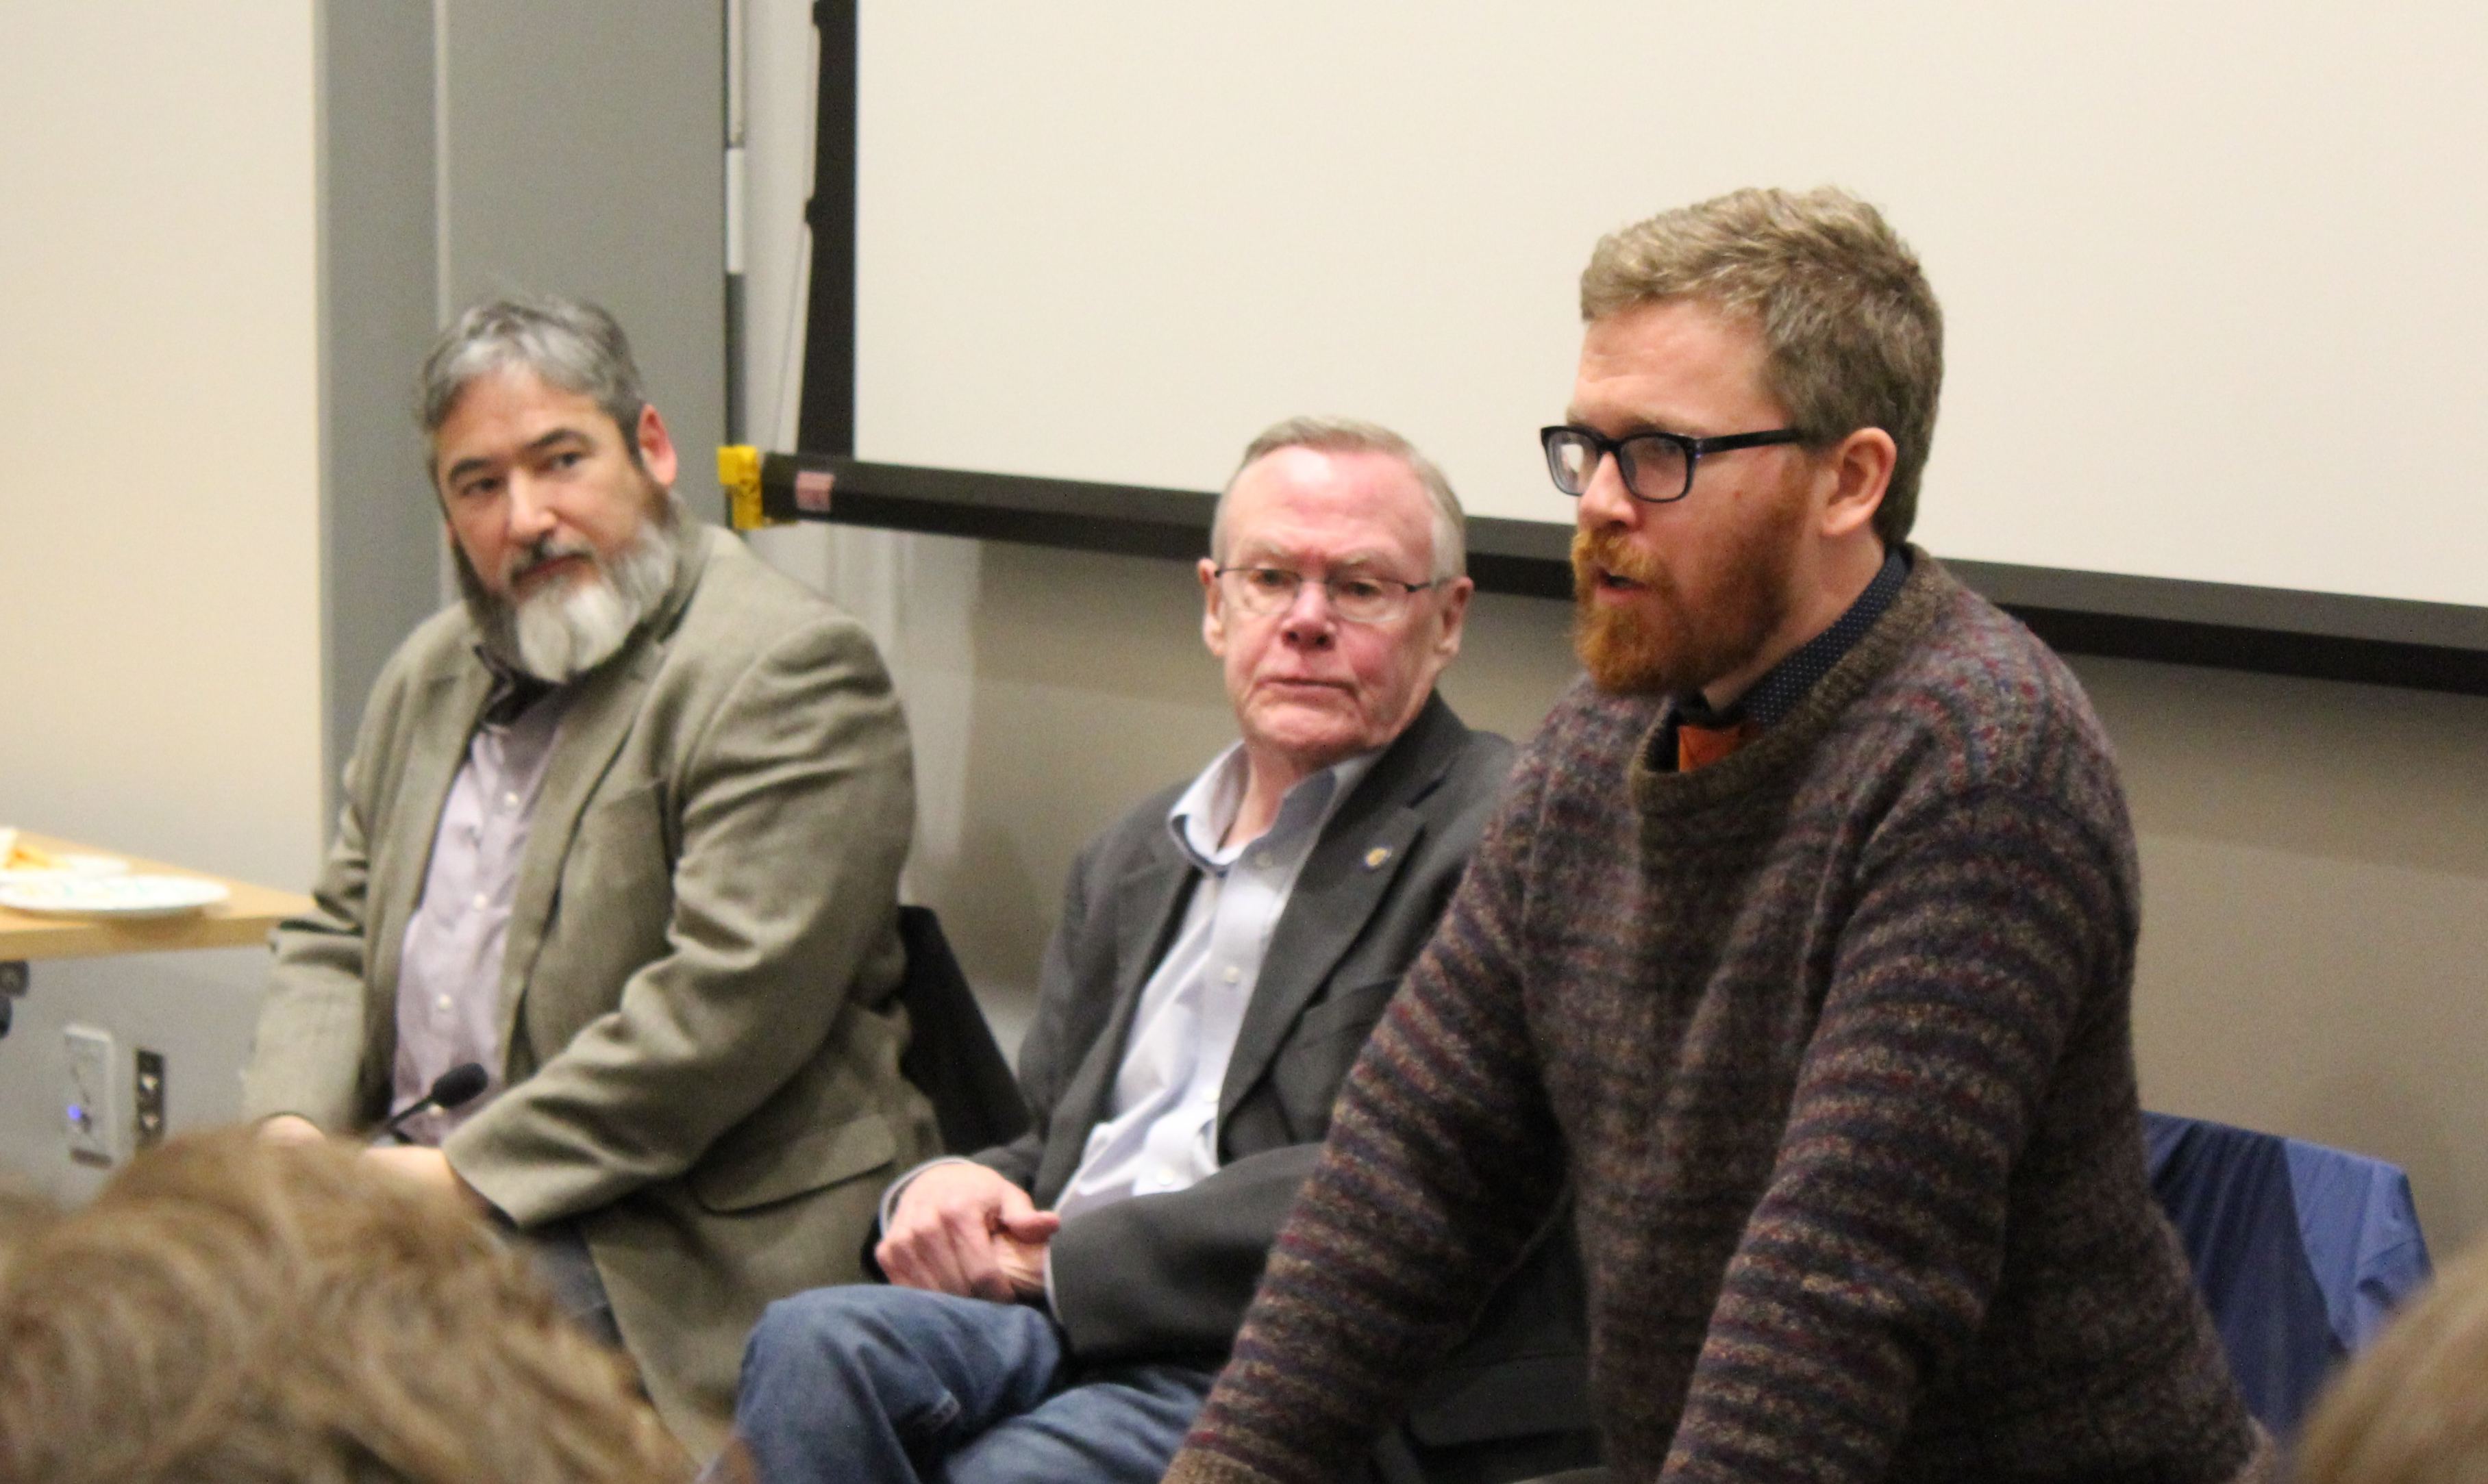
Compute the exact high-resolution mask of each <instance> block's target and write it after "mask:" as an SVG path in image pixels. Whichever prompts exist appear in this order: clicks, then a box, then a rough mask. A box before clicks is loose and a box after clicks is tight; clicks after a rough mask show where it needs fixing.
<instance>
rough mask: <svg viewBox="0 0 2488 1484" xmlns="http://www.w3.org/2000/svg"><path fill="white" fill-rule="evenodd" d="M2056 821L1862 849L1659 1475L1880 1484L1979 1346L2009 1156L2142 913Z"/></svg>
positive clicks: (2013, 817) (1998, 1257)
mask: <svg viewBox="0 0 2488 1484" xmlns="http://www.w3.org/2000/svg"><path fill="white" fill-rule="evenodd" d="M2117 861H2118V857H2117V855H2116V854H2115V853H2114V852H2113V851H2112V850H2111V849H2109V847H2108V846H2107V845H2106V843H2105V842H2103V841H2102V840H2101V839H2100V838H2099V836H2098V834H2097V833H2096V831H2094V830H2090V829H2086V828H2084V827H2083V826H2082V825H2081V824H2080V823H2079V822H2078V821H2077V820H2076V819H2074V818H2072V817H2070V816H2068V815H2067V814H2065V813H2064V812H2062V811H2061V810H2059V809H2057V808H2055V807H2054V806H2052V805H2050V804H2049V803H2047V802H2045V801H2041V800H2035V799H2032V798H2026V797H2017V796H2014V795H2011V794H2008V793H2001V792H1998V793H1989V794H1985V795H1981V796H1977V797H1972V798H1966V799H1955V800H1953V801H1951V802H1949V803H1947V804H1946V805H1944V806H1942V807H1941V808H1940V809H1937V810H1934V811H1932V817H1930V818H1927V819H1924V820H1921V821H1919V822H1917V823H1915V824H1914V825H1912V826H1908V827H1906V828H1901V829H1896V830H1894V831H1892V832H1891V835H1890V836H1889V837H1888V838H1886V839H1884V840H1882V841H1880V842H1879V843H1878V844H1877V845H1876V846H1874V847H1872V848H1870V851H1869V853H1868V858H1867V860H1866V861H1865V863H1864V864H1865V869H1864V871H1863V873H1862V876H1861V880H1860V885H1859V895H1858V898H1857V903H1856V907H1855V910H1854V911H1853V912H1852V914H1851V915H1850V917H1849V919H1848V921H1847V924H1846V926H1845V927H1844V929H1843V931H1842V934H1841V937H1840V940H1839V943H1838V949H1837V959H1836V962H1835V965H1834V967H1833V972H1832V977H1831V982H1830V986H1829V989H1828V992H1827V994H1826V996H1825V998H1824V1005H1823V1009H1822V1015H1821V1018H1820V1020H1819V1021H1818V1022H1817V1023H1816V1026H1815V1030H1814V1034H1813V1037H1812V1040H1811V1042H1810V1044H1809V1046H1808V1049H1807V1050H1806V1053H1805V1056H1804V1059H1803V1062H1802V1063H1801V1065H1800V1068H1799V1072H1798V1078H1797V1084H1796V1087H1795V1098H1794V1101H1793V1103H1792V1106H1791V1108H1790V1116H1789V1121H1788V1124H1787V1129H1786V1133H1785V1134H1784V1135H1783V1137H1782V1139H1781V1141H1780V1144H1779V1147H1778V1153H1777V1155H1776V1159H1775V1162H1774V1164H1773V1167H1772V1170H1771V1174H1770V1177H1769V1180H1768V1183H1767V1186H1766V1188H1765V1190H1764V1193H1763V1198H1762V1200H1761V1202H1760V1203H1759V1205H1758V1206H1757V1207H1756V1208H1755V1210H1754V1213H1753V1215H1752V1217H1751V1218H1750V1219H1749V1220H1748V1221H1747V1223H1746V1225H1745V1228H1744V1231H1743V1234H1742V1237H1741V1238H1740V1240H1739V1244H1738V1247H1737V1251H1736V1254H1735V1256H1734V1257H1733V1259H1732V1260H1731V1262H1730V1263H1729V1266H1728V1270H1727V1273H1726V1275H1725V1280H1724V1283H1723V1286H1722V1288H1721V1291H1720V1294H1719V1298H1718V1302H1717V1303H1716V1305H1715V1307H1714V1308H1713V1309H1712V1311H1711V1317H1710V1327H1709V1330H1708V1332H1707V1335H1706V1337H1705V1340H1704V1343H1703V1346H1702V1350H1701V1355H1700V1358H1699V1359H1698V1361H1697V1364H1696V1368H1695V1371H1694V1375H1693V1380H1692V1385H1691V1386H1690V1388H1689V1390H1688V1392H1687V1394H1686V1397H1685V1402H1684V1408H1683V1412H1682V1418H1681V1420H1680V1422H1679V1425H1678V1427H1677V1430H1676V1434H1675V1440H1674V1443H1673V1446H1672V1448H1671V1450H1670V1452H1669V1455H1668V1459H1667V1465H1666V1468H1665V1470H1664V1472H1663V1474H1662V1477H1663V1478H1666V1479H1670V1480H1685V1481H1691V1480H1705V1481H1711V1480H1732V1479H1733V1480H1739V1481H1756V1480H1797V1479H1805V1480H1811V1481H1818V1484H1822V1481H1831V1484H1837V1481H1843V1480H1872V1479H1880V1478H1882V1477H1884V1476H1885V1472H1886V1469H1887V1466H1888V1465H1889V1463H1890V1461H1891V1459H1892V1455H1893V1451H1894V1448H1895V1446H1896V1444H1897V1442H1898V1441H1899V1440H1900V1438H1901V1436H1902V1434H1903V1432H1904V1430H1905V1429H1906V1428H1907V1426H1908V1421H1909V1418H1910V1414H1911V1412H1912V1409H1913V1408H1914V1406H1915V1405H1916V1403H1917V1401H1918V1399H1919V1398H1920V1397H1921V1396H1922V1395H1923V1394H1924V1391H1925V1389H1926V1386H1927V1385H1928V1383H1929V1381H1930V1379H1931V1378H1933V1377H1936V1376H1939V1375H1941V1374H1942V1373H1943V1372H1944V1371H1945V1370H1946V1369H1947V1368H1948V1367H1950V1366H1952V1365H1953V1364H1955V1363H1956V1362H1957V1361H1958V1360H1959V1358H1961V1357H1962V1355H1963V1354H1964V1353H1965V1351H1966V1349H1967V1348H1968V1346H1969V1344H1970V1342H1971V1340H1972V1338H1973V1337H1974V1336H1975V1335H1976V1333H1977V1332H1978V1330H1979V1328H1980V1326H1981V1324H1982V1322H1983V1319H1984V1317H1985V1315H1986V1312H1987V1307H1988V1303H1989V1301H1990V1299H1991V1297H1992V1296H1993V1292H1994V1289H1995V1285H1996V1281H1997V1277H1998V1274H1999V1273H2000V1271H2001V1269H2002V1266H2003V1260H2004V1242H2005V1228H2006V1215H2007V1209H2008V1204H2009V1199H2010V1187H2011V1180H2012V1175H2013V1171H2014V1168H2015V1164H2016V1162H2017V1160H2018V1158H2019V1157H2020V1155H2021V1151H2022V1149H2023V1146H2024V1144H2025V1143H2026V1141H2027V1140H2028V1138H2029V1135H2030V1132H2031V1129H2032V1127H2033V1125H2034V1123H2035V1122H2036V1120H2037V1119H2038V1117H2039V1115H2040V1112H2041V1109H2042V1106H2043V1105H2044V1104H2045V1102H2046V1100H2047V1099H2048V1097H2049V1095H2050V1085H2051V1082H2052V1080H2053V1078H2054V1074H2055V1070H2056V1067H2057V1063H2058V1059H2059V1053H2060V1051H2061V1050H2062V1049H2063V1048H2064V1046H2065V1044H2066V1042H2067V1039H2068V1036H2069V1034H2070V1033H2071V1032H2072V1031H2073V1028H2074V1027H2075V1025H2076V1023H2077V1022H2078V1020H2079V1018H2080V1017H2082V1016H2083V1015H2084V1014H2086V1013H2097V1012H2100V1011H2102V1010H2104V1009H2106V1006H2105V1005H2104V1004H2103V1003H2102V1002H2101V995H2100V994H2098V993H2097V987H2098V986H2102V985H2111V984H2120V983H2122V982H2123V979H2122V976H2123V974H2124V972H2125V970H2126V966H2127V963H2128V960H2129V958H2130V955H2131V950H2132V944H2133V941H2134V930H2135V919H2134V913H2133V910H2132V905H2131V899H2130V897H2129V896H2128V895H2127V893H2126V892H2125V891H2124V890H2123V889H2122V884H2123V883H2124V882H2125V878H2124V876H2123V874H2122V873H2121V872H2120V871H2119V869H2118V864H2117Z"/></svg>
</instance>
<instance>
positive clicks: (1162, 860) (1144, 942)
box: [1036, 836, 1196, 1205]
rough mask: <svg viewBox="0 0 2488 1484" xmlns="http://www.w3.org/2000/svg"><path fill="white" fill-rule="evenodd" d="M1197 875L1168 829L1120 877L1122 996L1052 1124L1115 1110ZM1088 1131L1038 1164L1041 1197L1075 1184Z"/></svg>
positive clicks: (1054, 1145) (1091, 1123)
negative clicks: (1147, 995) (1144, 1007)
mask: <svg viewBox="0 0 2488 1484" xmlns="http://www.w3.org/2000/svg"><path fill="white" fill-rule="evenodd" d="M1195 880H1196V878H1195V875H1194V872H1193V868H1192V862H1191V861H1190V860H1188V859H1186V858H1185V857H1184V854H1183V853H1182V852H1180V851H1178V850H1176V849H1175V846H1174V842H1173V841H1172V840H1169V839H1166V838H1165V837H1164V836H1160V837H1158V838H1157V839H1155V840H1153V841H1152V842H1151V849H1150V852H1149V858H1148V859H1146V860H1145V861H1143V862H1142V863H1141V864H1139V865H1137V866H1135V867H1133V868H1132V869H1131V870H1130V871H1128V872H1126V873H1124V875H1123V878H1122V880H1121V881H1119V882H1116V883H1115V895H1114V900H1115V901H1117V902H1119V903H1122V904H1125V907H1124V910H1123V911H1122V914H1121V918H1120V920H1119V921H1118V922H1117V924H1116V932H1115V1004H1114V1009H1113V1010H1112V1011H1111V1012H1110V1013H1109V1015H1108V1017H1107V1020H1106V1027H1105V1031H1104V1033H1103V1034H1101V1035H1099V1036H1098V1037H1097V1038H1096V1039H1095V1040H1094V1041H1092V1042H1090V1043H1089V1054H1088V1055H1086V1056H1084V1057H1082V1058H1081V1061H1080V1069H1079V1070H1078V1071H1077V1072H1075V1073H1074V1074H1073V1075H1072V1078H1071V1080H1070V1082H1069V1083H1068V1084H1066V1085H1065V1086H1064V1088H1063V1092H1062V1098H1061V1100H1060V1103H1059V1104H1058V1105H1057V1106H1056V1111H1055V1113H1054V1115H1053V1116H1052V1117H1051V1118H1050V1119H1048V1120H1047V1122H1048V1123H1049V1125H1050V1126H1052V1127H1055V1128H1060V1129H1081V1130H1087V1129H1090V1128H1093V1127H1095V1126H1096V1125H1097V1124H1100V1123H1103V1122H1104V1121H1105V1120H1106V1119H1107V1117H1108V1116H1109V1115H1110V1113H1111V1111H1112V1109H1111V1106H1110V1105H1111V1104H1112V1102H1113V1096H1114V1090H1115V1077H1116V1074H1117V1072H1119V1071H1120V1070H1121V1069H1122V1065H1123V1048H1124V1047H1125V1046H1127V1045H1128V1044H1130V1041H1131V1037H1132V1021H1133V1019H1134V1018H1135V1017H1136V1016H1138V1015H1139V1014H1140V1008H1141V991H1142V990H1143V989H1145V987H1146V986H1147V985H1148V982H1149V974H1150V972H1151V971H1152V970H1153V969H1155V967H1156V966H1157V962H1158V958H1159V956H1160V955H1161V954H1162V953H1164V951H1165V949H1166V944H1167V940H1168V939H1169V938H1172V937H1173V934H1174V928H1175V922H1176V920H1177V918H1178V917H1179V916H1180V915H1181V914H1182V912H1183V910H1184V907H1185V905H1186V904H1187V903H1189V902H1190V901H1191V900H1192V886H1193V882H1194V881H1195ZM1087 1141H1088V1140H1087V1134H1085V1133H1084V1134H1083V1135H1082V1136H1081V1137H1080V1138H1079V1139H1053V1140H1049V1141H1048V1142H1047V1145H1046V1159H1045V1161H1044V1165H1043V1167H1042V1168H1041V1169H1040V1170H1039V1171H1038V1174H1037V1179H1036V1190H1037V1195H1038V1198H1039V1199H1040V1200H1041V1201H1043V1202H1044V1203H1045V1204H1047V1205H1052V1204H1053V1203H1054V1200H1055V1199H1056V1198H1057V1197H1058V1196H1060V1194H1061V1193H1062V1188H1063V1187H1064V1186H1066V1185H1068V1184H1070V1181H1071V1176H1072V1173H1073V1171H1075V1170H1076V1169H1078V1168H1079V1164H1080V1157H1081V1155H1082V1154H1083V1153H1084V1152H1086V1146H1087Z"/></svg>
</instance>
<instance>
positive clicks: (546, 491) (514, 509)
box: [509, 473, 558, 541]
mask: <svg viewBox="0 0 2488 1484" xmlns="http://www.w3.org/2000/svg"><path fill="white" fill-rule="evenodd" d="M509 509H510V531H511V534H513V535H515V536H517V537H519V538H520V539H521V540H523V541H533V540H534V539H536V538H537V537H539V536H543V535H545V534H546V533H548V532H550V531H551V530H552V528H553V526H554V525H555V524H557V523H558V518H557V517H556V516H555V514H554V511H553V504H552V490H551V487H549V486H547V485H546V484H545V483H544V482H543V481H541V480H538V479H534V478H531V477H530V476H528V475H526V474H523V473H522V474H513V475H511V476H510V505H509Z"/></svg>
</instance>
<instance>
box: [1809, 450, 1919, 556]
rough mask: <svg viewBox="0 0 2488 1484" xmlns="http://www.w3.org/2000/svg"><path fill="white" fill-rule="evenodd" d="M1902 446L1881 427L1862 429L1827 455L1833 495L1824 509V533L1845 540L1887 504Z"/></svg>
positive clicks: (1826, 461) (1827, 467) (1826, 464)
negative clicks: (1887, 493)
mask: <svg viewBox="0 0 2488 1484" xmlns="http://www.w3.org/2000/svg"><path fill="white" fill-rule="evenodd" d="M1900 456H1901V450H1900V445H1898V444H1896V443H1894V442H1893V441H1892V435H1891V434H1888V433H1885V432H1884V431H1883V430H1882V429H1880V428H1860V429H1858V430H1856V431H1855V432H1853V433H1852V434H1849V436H1847V437H1845V438H1842V439H1841V440H1840V441H1839V443H1838V444H1836V445H1834V446H1833V448H1832V450H1831V452H1830V453H1829V454H1828V455H1827V456H1825V458H1824V468H1825V469H1826V470H1827V471H1828V472H1829V474H1830V476H1831V492H1830V496H1829V498H1827V499H1826V500H1825V501H1824V507H1823V526H1822V530H1823V534H1824V536H1826V537H1842V536H1847V535H1849V534H1850V533H1852V532H1853V531H1855V530H1857V529H1858V528H1859V527H1861V526H1863V525H1866V524H1867V523H1868V522H1870V521H1872V520H1873V519H1874V518H1875V512H1876V511H1878V510H1880V509H1881V508H1882V505H1883V491H1884V490H1888V489H1890V488H1891V487H1892V466H1893V464H1894V463H1895V462H1898V461H1899V459H1900Z"/></svg>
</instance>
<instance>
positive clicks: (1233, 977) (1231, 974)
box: [1227, 964, 1244, 984]
mask: <svg viewBox="0 0 2488 1484" xmlns="http://www.w3.org/2000/svg"><path fill="white" fill-rule="evenodd" d="M1243 977H1244V970H1242V969H1240V968H1237V967H1236V966H1234V965H1232V964H1230V965H1228V966H1227V982H1228V983H1229V984H1233V983H1235V982H1236V981H1237V980H1239V979H1242V978H1243Z"/></svg>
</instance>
